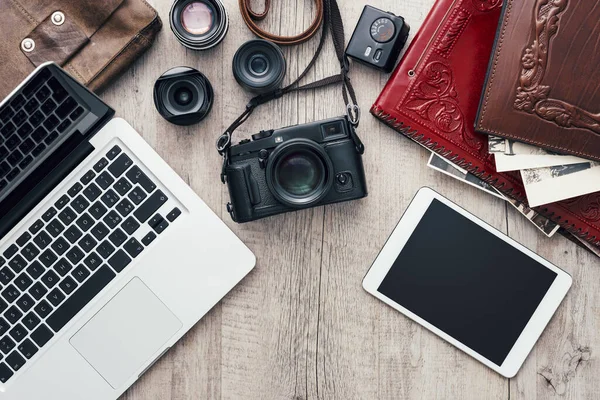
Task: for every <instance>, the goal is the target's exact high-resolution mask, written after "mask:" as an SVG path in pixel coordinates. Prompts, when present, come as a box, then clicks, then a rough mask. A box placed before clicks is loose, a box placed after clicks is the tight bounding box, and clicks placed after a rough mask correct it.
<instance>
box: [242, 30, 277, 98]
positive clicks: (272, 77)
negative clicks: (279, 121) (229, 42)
mask: <svg viewBox="0 0 600 400" xmlns="http://www.w3.org/2000/svg"><path fill="white" fill-rule="evenodd" d="M285 70H286V62H285V58H284V56H283V52H282V51H281V49H280V48H279V46H277V45H276V44H274V43H271V42H268V41H266V40H262V39H256V40H251V41H249V42H246V43H244V44H243V45H242V46H241V47H240V48H239V49H238V51H237V52H236V53H235V56H234V57H233V76H234V77H235V79H236V81H237V82H238V83H239V84H240V85H241V86H242V87H243V88H244V89H246V90H248V91H250V92H253V93H266V92H270V91H272V90H274V89H277V88H278V87H280V86H281V83H282V82H283V78H284V77H285Z"/></svg>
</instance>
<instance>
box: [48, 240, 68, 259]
mask: <svg viewBox="0 0 600 400" xmlns="http://www.w3.org/2000/svg"><path fill="white" fill-rule="evenodd" d="M51 247H52V250H54V251H55V252H56V254H57V255H58V256H62V255H63V254H65V252H66V251H67V250H69V247H71V245H70V244H69V243H68V242H67V241H66V240H65V239H63V238H61V237H60V238H58V239H56V240H55V241H54V242H53V243H52V246H51Z"/></svg>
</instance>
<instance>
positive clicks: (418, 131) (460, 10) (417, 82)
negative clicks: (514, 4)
mask: <svg viewBox="0 0 600 400" xmlns="http://www.w3.org/2000/svg"><path fill="white" fill-rule="evenodd" d="M563 1H564V0H563ZM501 7H502V4H501V0H438V1H437V2H436V3H435V5H434V7H433V9H432V10H431V12H430V13H429V15H428V17H427V18H426V19H425V22H424V23H423V26H422V27H421V30H420V31H419V32H418V33H417V35H416V36H415V38H414V40H413V41H412V43H411V45H410V47H409V48H408V50H407V52H406V54H405V56H404V58H403V59H402V62H401V63H400V64H399V65H398V67H397V68H396V70H395V72H394V73H393V74H392V76H391V78H390V80H389V81H388V83H387V85H386V86H385V88H384V89H383V91H382V93H381V94H380V96H379V98H378V99H377V101H376V102H375V104H374V105H373V107H372V108H371V113H372V114H373V115H375V116H376V117H377V118H379V119H380V120H382V121H383V122H385V123H386V124H387V125H389V126H391V127H392V128H394V129H395V130H397V131H398V132H400V133H402V134H404V135H406V136H407V137H409V138H410V139H412V140H414V141H416V142H418V143H420V144H421V145H423V146H425V147H427V148H429V149H430V150H432V151H435V152H437V153H438V154H440V155H441V156H443V157H445V158H447V159H449V160H450V161H452V162H454V163H455V164H457V165H459V166H460V167H462V168H464V169H466V170H468V171H469V172H471V173H473V174H474V175H476V176H478V177H479V178H481V179H483V180H485V181H486V182H488V183H490V184H492V185H494V186H495V187H496V188H498V189H499V190H501V191H502V192H503V193H505V194H507V195H509V196H511V197H513V198H516V199H518V200H520V201H522V202H524V203H526V201H527V199H526V197H525V191H524V188H523V184H522V181H521V178H520V175H519V174H518V173H512V172H506V173H498V172H496V167H495V164H494V159H493V156H491V155H490V154H488V141H487V136H486V135H483V134H480V133H476V132H475V127H474V123H475V118H476V114H477V109H478V106H479V100H480V97H481V96H480V94H481V91H482V89H483V85H484V82H485V77H486V72H487V67H488V60H489V58H490V54H491V51H492V47H493V44H494V39H495V33H496V27H497V26H498V21H499V20H500V13H501ZM536 211H538V212H540V213H541V214H543V215H545V216H547V217H549V218H551V219H552V220H554V221H556V222H558V223H559V224H560V225H561V226H562V227H563V228H565V229H566V230H567V231H569V232H570V233H572V234H574V235H577V236H579V237H581V238H584V239H586V240H588V241H589V242H591V243H594V244H595V245H597V246H598V245H600V194H593V195H589V196H584V197H580V198H577V199H573V200H569V201H563V202H561V203H556V204H550V205H547V206H544V207H541V208H538V209H536Z"/></svg>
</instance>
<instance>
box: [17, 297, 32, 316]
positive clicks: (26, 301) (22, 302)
mask: <svg viewBox="0 0 600 400" xmlns="http://www.w3.org/2000/svg"><path fill="white" fill-rule="evenodd" d="M33 304H34V301H33V299H32V298H31V297H30V296H29V295H28V294H27V293H25V294H24V295H23V296H21V297H20V298H19V300H17V306H18V307H19V308H20V309H21V311H23V312H27V311H29V310H30V309H31V307H33Z"/></svg>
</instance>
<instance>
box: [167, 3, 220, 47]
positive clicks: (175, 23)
mask: <svg viewBox="0 0 600 400" xmlns="http://www.w3.org/2000/svg"><path fill="white" fill-rule="evenodd" d="M169 20H170V22H171V30H172V31H173V33H174V34H175V36H176V37H177V39H178V40H179V41H180V42H181V44H183V45H184V46H186V47H188V48H190V49H192V50H207V49H210V48H211V47H214V46H216V45H217V44H219V43H221V41H222V40H223V38H225V35H226V34H227V30H228V29H229V17H228V15H227V11H226V10H225V6H224V5H223V3H222V2H221V0H176V1H175V2H174V3H173V6H172V7H171V13H170V14H169Z"/></svg>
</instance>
